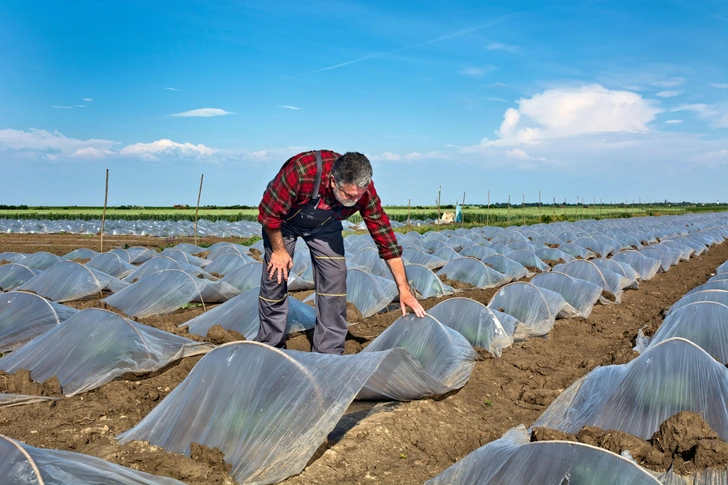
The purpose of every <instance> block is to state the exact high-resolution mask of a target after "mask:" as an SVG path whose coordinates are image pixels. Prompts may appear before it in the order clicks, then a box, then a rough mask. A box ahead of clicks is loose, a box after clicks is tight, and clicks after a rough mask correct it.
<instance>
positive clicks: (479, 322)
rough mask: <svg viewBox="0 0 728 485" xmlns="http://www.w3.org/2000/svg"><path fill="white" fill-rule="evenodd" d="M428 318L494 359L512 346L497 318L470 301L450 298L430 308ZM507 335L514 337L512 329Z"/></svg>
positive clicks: (488, 310)
mask: <svg viewBox="0 0 728 485" xmlns="http://www.w3.org/2000/svg"><path fill="white" fill-rule="evenodd" d="M427 314H428V315H430V316H431V317H434V318H436V319H437V321H439V322H440V323H442V324H443V325H445V326H447V327H450V328H452V329H453V330H457V332H458V333H460V334H461V335H462V336H463V337H465V338H466V339H467V340H468V342H470V345H472V346H474V347H480V348H483V349H485V350H487V351H488V352H490V353H491V354H493V355H495V356H496V357H500V356H501V354H502V350H503V349H504V348H505V347H510V346H511V345H512V344H513V337H512V336H509V335H508V333H507V332H506V329H505V328H504V327H503V324H502V323H501V321H500V320H501V319H500V318H498V315H497V314H496V313H495V312H493V311H491V310H490V308H488V307H487V306H485V305H483V304H482V303H480V302H478V301H475V300H471V299H470V298H450V299H448V300H445V301H443V302H440V303H438V304H437V305H435V306H434V307H432V308H430V310H429V311H428V312H427ZM510 334H511V335H513V329H511V332H510Z"/></svg>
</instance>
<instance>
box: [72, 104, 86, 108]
mask: <svg viewBox="0 0 728 485" xmlns="http://www.w3.org/2000/svg"><path fill="white" fill-rule="evenodd" d="M73 107H74V108H88V106H86V105H85V104H74V105H73Z"/></svg>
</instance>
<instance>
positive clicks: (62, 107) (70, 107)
mask: <svg viewBox="0 0 728 485" xmlns="http://www.w3.org/2000/svg"><path fill="white" fill-rule="evenodd" d="M51 108H55V109H73V106H60V105H57V104H54V105H53V106H51Z"/></svg>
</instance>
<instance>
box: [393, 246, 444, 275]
mask: <svg viewBox="0 0 728 485" xmlns="http://www.w3.org/2000/svg"><path fill="white" fill-rule="evenodd" d="M402 258H403V259H404V260H405V261H407V262H409V263H412V264H421V265H422V266H425V267H427V268H430V269H432V270H435V269H438V268H442V267H443V266H445V264H446V263H447V261H445V260H444V259H440V258H438V257H436V256H433V255H432V254H427V253H424V252H422V251H419V250H417V249H411V248H407V249H405V250H404V251H403V252H402Z"/></svg>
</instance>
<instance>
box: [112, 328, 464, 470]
mask: <svg viewBox="0 0 728 485" xmlns="http://www.w3.org/2000/svg"><path fill="white" fill-rule="evenodd" d="M410 318H414V317H410ZM401 320H405V319H401ZM425 320H428V319H422V320H421V321H418V322H415V323H414V324H412V323H410V324H408V323H407V322H404V324H402V325H398V324H397V322H395V323H394V324H393V325H392V326H391V327H390V328H389V329H388V331H390V330H391V331H392V332H394V330H392V329H397V328H399V330H400V333H401V334H403V336H402V337H401V338H396V336H395V335H394V334H393V333H392V335H391V337H385V338H387V339H388V341H392V342H399V343H401V345H402V346H405V345H407V346H410V347H411V348H414V349H416V348H417V343H418V342H420V341H421V339H422V338H423V337H424V336H429V337H431V339H432V340H433V341H432V342H429V341H428V342H429V344H428V345H425V346H420V347H421V353H422V354H426V353H427V350H438V349H443V350H444V352H446V353H447V355H444V356H436V357H435V358H429V359H426V360H425V362H424V363H423V364H421V363H420V362H418V361H417V360H415V359H414V358H413V357H412V356H411V355H410V354H409V352H408V351H406V350H404V349H402V348H390V349H387V350H385V351H380V352H374V351H369V352H361V353H359V354H356V355H344V356H341V355H325V354H315V353H309V352H297V351H281V350H278V349H275V348H273V347H269V346H267V345H263V344H260V343H257V342H233V343H229V344H225V345H222V346H220V347H218V348H216V349H215V350H213V351H212V352H210V353H209V354H207V355H206V356H205V357H203V358H202V360H200V362H198V364H197V365H196V366H195V367H194V369H192V371H191V372H190V374H189V375H188V376H187V378H186V379H185V380H184V381H183V382H182V383H181V384H180V385H178V386H177V387H176V388H175V389H174V390H173V391H172V392H171V393H170V394H169V395H168V396H167V397H166V398H165V399H164V400H163V401H162V402H161V403H160V404H159V405H158V406H157V407H156V408H154V409H153V410H152V412H151V413H149V414H148V415H147V416H146V417H145V418H144V419H143V420H142V421H141V422H140V423H139V424H138V425H137V426H136V427H134V428H132V429H131V430H129V431H126V432H124V433H122V434H121V435H119V436H118V437H117V439H118V440H119V441H120V442H121V443H126V442H128V441H131V440H144V441H148V442H150V443H151V444H153V445H157V446H162V447H163V448H164V449H166V450H168V451H171V452H175V453H184V454H186V455H189V453H190V443H192V442H196V443H200V444H203V445H206V446H209V447H218V448H219V449H220V450H222V452H223V453H224V454H225V461H226V462H228V463H230V464H232V472H231V474H232V475H233V477H234V478H235V479H236V480H237V482H238V483H241V484H242V483H257V484H265V483H276V482H279V481H281V480H283V479H285V478H287V477H289V476H291V475H294V474H296V473H299V472H300V471H301V470H302V469H303V467H304V466H305V465H306V463H307V462H308V460H309V458H310V457H311V456H312V455H313V453H314V452H315V451H316V449H317V448H318V447H319V446H320V445H321V443H322V442H323V441H324V440H325V438H326V436H327V435H328V434H329V433H330V432H331V431H332V430H333V428H334V426H335V425H336V423H337V422H338V421H339V419H340V418H341V416H342V415H343V413H344V411H345V410H346V408H347V407H348V406H349V404H350V403H351V401H352V400H353V399H354V398H355V397H356V396H357V394H359V393H360V391H361V390H362V389H363V388H364V387H365V384H367V385H370V386H371V387H373V388H376V387H377V386H381V388H380V393H379V394H377V396H378V397H379V398H380V399H381V398H382V397H383V395H382V393H381V392H382V391H383V392H389V391H390V390H393V391H394V392H392V393H396V394H402V395H406V396H408V397H409V398H414V397H417V396H420V395H430V394H429V393H431V391H433V390H442V389H449V386H450V385H462V384H464V382H463V381H464V378H465V379H466V376H465V374H466V369H467V368H468V367H470V368H471V369H472V365H473V362H472V360H473V359H474V358H477V354H475V353H474V351H473V350H472V347H471V346H470V344H468V343H467V341H465V339H464V338H463V337H462V336H460V335H459V334H457V333H456V332H454V331H452V330H450V332H452V333H453V334H455V336H450V334H449V333H448V332H447V330H443V331H442V332H436V331H434V330H433V328H432V327H434V326H438V327H439V328H440V329H445V328H446V327H443V326H442V325H441V324H439V323H438V322H437V321H435V320H434V319H431V318H430V319H429V320H431V321H430V322H429V324H428V322H426V321H425ZM443 332H444V333H443ZM385 333H386V332H385ZM384 335H385V334H384V333H383V334H382V335H380V337H378V339H377V340H379V339H381V338H382V337H383V336H384ZM453 340H455V341H457V340H460V345H459V346H457V347H456V348H454V349H453V348H449V347H446V346H443V345H442V342H443V341H453ZM375 343H376V340H375V341H374V342H372V344H370V347H371V345H374V344H375ZM460 348H463V350H467V353H466V354H465V356H464V357H465V360H463V361H461V362H460V363H459V364H454V363H452V364H451V362H452V361H453V359H456V358H457V357H456V356H457V355H461V354H462V353H461V352H459V349H460ZM430 362H432V363H435V364H434V365H435V366H436V367H437V371H438V375H444V376H445V378H446V381H447V382H446V383H440V382H437V380H436V379H435V378H434V377H433V376H431V375H429V374H427V372H426V371H425V370H424V367H427V366H428V365H430ZM369 381H372V382H369ZM397 383H401V384H402V387H401V388H396V385H397ZM417 383H420V384H428V385H429V387H428V386H423V387H421V388H419V389H415V388H414V386H415V385H416V384H417ZM433 388H437V389H433ZM413 391H417V392H413ZM445 392H447V391H445Z"/></svg>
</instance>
